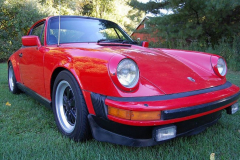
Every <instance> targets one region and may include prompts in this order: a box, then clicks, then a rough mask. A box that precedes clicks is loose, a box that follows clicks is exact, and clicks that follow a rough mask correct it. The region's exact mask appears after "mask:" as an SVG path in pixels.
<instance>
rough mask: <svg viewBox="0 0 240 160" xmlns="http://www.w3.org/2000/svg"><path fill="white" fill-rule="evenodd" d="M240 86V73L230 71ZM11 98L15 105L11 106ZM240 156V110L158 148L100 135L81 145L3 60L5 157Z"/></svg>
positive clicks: (0, 118)
mask: <svg viewBox="0 0 240 160" xmlns="http://www.w3.org/2000/svg"><path fill="white" fill-rule="evenodd" d="M227 78H228V80H229V81H230V82H232V83H235V84H237V85H239V86H240V72H231V71H229V72H228V75H227ZM7 102H9V104H11V105H6V103H7ZM211 153H215V158H216V159H222V160H226V159H231V160H232V159H237V160H239V159H240V112H239V111H238V112H237V113H236V114H234V115H232V116H230V115H227V114H226V113H225V112H224V113H223V115H222V118H221V119H220V120H219V121H218V123H217V124H216V125H214V126H212V127H210V128H208V129H207V130H205V131H204V132H202V133H200V134H198V135H195V136H190V137H183V138H177V139H174V140H172V141H169V142H167V143H164V144H161V145H157V146H153V147H144V148H137V147H126V146H119V145H114V144H109V143H104V142H98V141H96V140H94V139H92V140H89V141H87V142H83V143H76V142H74V141H72V140H69V139H68V138H65V137H63V136H62V135H61V134H60V133H59V132H58V130H57V127H56V125H55V122H54V117H53V113H52V111H51V110H49V109H48V108H46V107H45V106H43V105H41V104H40V103H38V102H37V101H36V100H34V99H32V98H31V97H29V96H27V95H25V94H23V93H22V94H19V95H13V94H11V93H10V92H9V90H8V82H7V64H6V63H1V64H0V159H14V160H15V159H74V160H76V159H101V160H102V159H136V160H139V159H144V160H146V159H173V160H175V159H204V160H205V159H209V158H210V154H211Z"/></svg>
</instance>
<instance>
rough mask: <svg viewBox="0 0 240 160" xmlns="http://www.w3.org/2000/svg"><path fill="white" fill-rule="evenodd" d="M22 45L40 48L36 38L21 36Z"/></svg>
mask: <svg viewBox="0 0 240 160" xmlns="http://www.w3.org/2000/svg"><path fill="white" fill-rule="evenodd" d="M22 45H24V46H38V47H40V46H41V42H40V40H39V38H38V36H23V37H22Z"/></svg>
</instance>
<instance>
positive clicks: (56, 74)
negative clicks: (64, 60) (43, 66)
mask: <svg viewBox="0 0 240 160" xmlns="http://www.w3.org/2000/svg"><path fill="white" fill-rule="evenodd" d="M64 70H65V71H68V72H70V73H71V74H72V75H73V77H74V78H75V79H76V81H77V82H78V85H79V87H80V89H81V90H83V88H82V84H81V81H80V79H79V77H78V76H77V74H76V72H75V71H74V70H71V69H68V68H65V67H63V66H61V67H57V68H55V69H54V71H53V72H52V75H51V81H50V95H51V97H52V92H53V86H54V81H55V79H56V78H57V76H58V74H59V73H60V72H61V71H64ZM84 98H85V97H84Z"/></svg>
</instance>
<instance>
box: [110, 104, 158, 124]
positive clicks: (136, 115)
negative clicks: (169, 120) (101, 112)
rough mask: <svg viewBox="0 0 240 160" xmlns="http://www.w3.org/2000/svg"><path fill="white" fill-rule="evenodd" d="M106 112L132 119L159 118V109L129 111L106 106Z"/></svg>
mask: <svg viewBox="0 0 240 160" xmlns="http://www.w3.org/2000/svg"><path fill="white" fill-rule="evenodd" d="M108 114H109V115H111V116H114V117H118V118H123V119H128V120H134V121H152V120H160V118H161V111H129V110H124V109H119V108H115V107H111V106H108Z"/></svg>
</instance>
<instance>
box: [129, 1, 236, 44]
mask: <svg viewBox="0 0 240 160" xmlns="http://www.w3.org/2000/svg"><path fill="white" fill-rule="evenodd" d="M129 5H131V6H132V7H133V8H137V9H139V10H142V11H145V12H150V13H153V14H156V15H157V14H158V15H157V17H155V18H152V19H151V21H150V25H152V26H155V27H154V28H152V29H149V30H148V31H149V32H152V33H153V30H157V31H158V34H157V36H161V37H163V38H165V39H169V40H170V39H171V40H178V39H188V40H197V41H199V42H202V43H205V44H206V45H208V44H211V45H212V46H213V47H214V46H215V45H217V44H218V43H219V41H220V40H221V39H222V38H223V37H224V38H227V39H229V40H231V39H233V37H234V35H237V34H239V33H240V32H239V31H240V1H236V0H221V1H218V0H211V1H206V0H162V1H161V2H159V1H157V0H152V1H150V2H148V3H147V4H145V8H144V7H143V5H144V4H143V3H139V2H137V0H132V1H131V2H130V3H129ZM159 9H170V10H171V11H172V12H173V13H172V14H167V15H159V13H160V10H159Z"/></svg>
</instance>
